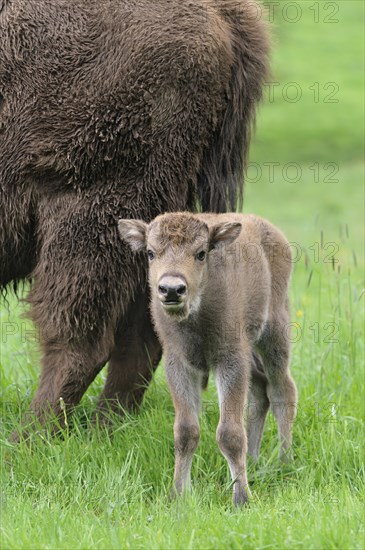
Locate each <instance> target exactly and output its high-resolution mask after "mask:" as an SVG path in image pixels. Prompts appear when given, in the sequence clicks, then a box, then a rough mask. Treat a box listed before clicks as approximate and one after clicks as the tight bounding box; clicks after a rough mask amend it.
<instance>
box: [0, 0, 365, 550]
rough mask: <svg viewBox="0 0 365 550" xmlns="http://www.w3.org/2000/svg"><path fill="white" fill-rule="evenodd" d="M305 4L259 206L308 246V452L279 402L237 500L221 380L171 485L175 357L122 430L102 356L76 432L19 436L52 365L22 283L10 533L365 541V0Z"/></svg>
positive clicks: (11, 406)
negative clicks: (96, 419)
mask: <svg viewBox="0 0 365 550" xmlns="http://www.w3.org/2000/svg"><path fill="white" fill-rule="evenodd" d="M287 4H288V3H285V2H282V3H281V6H280V7H279V8H278V7H277V8H276V10H275V14H274V23H273V25H274V33H275V39H274V46H275V55H274V67H273V78H272V80H273V82H276V83H277V84H275V85H273V86H271V88H270V89H269V87H268V90H267V92H268V93H267V96H268V97H267V100H266V103H265V105H264V106H263V107H262V108H261V110H260V115H259V118H258V122H257V132H256V138H255V143H254V146H253V148H252V154H251V159H250V160H251V164H250V167H249V171H248V183H247V186H246V199H245V210H246V211H251V212H255V213H258V214H260V215H262V216H265V217H267V218H269V219H270V220H272V221H273V222H274V223H276V224H277V225H279V226H280V227H281V228H282V229H283V230H284V232H285V233H286V234H287V236H288V238H289V240H290V241H291V242H292V243H293V245H292V246H293V251H295V255H296V261H295V263H294V275H293V280H292V287H291V303H292V320H293V331H292V340H293V357H292V373H293V376H294V378H295V380H296V383H297V386H298V390H299V406H298V415H297V419H296V421H295V424H294V461H293V463H291V464H289V465H285V466H283V465H281V464H280V462H279V460H278V449H277V433H276V426H275V424H274V422H273V419H272V417H271V416H270V417H269V418H268V422H267V426H266V430H265V434H264V441H263V446H262V451H261V457H260V459H259V461H258V463H257V464H255V465H254V464H252V463H251V462H249V464H248V475H249V481H250V484H251V490H252V493H253V498H252V500H251V504H250V506H249V507H248V508H246V509H244V510H233V509H232V507H231V499H230V488H229V480H230V478H229V473H228V470H227V466H226V462H225V460H224V459H223V458H222V457H221V455H220V454H219V451H218V449H217V446H216V443H215V428H216V425H217V421H218V406H217V398H216V393H215V389H214V386H213V384H210V385H209V388H208V391H207V392H206V393H205V396H204V406H203V412H202V420H201V426H202V437H201V443H200V446H199V448H198V451H197V453H196V457H195V459H194V463H193V492H192V495H191V496H190V497H189V498H187V499H186V500H185V501H184V502H177V503H176V502H175V503H170V502H169V500H168V497H167V494H168V490H169V488H170V484H171V479H172V472H173V433H172V425H173V416H174V415H173V407H172V403H171V399H170V396H169V393H168V391H167V387H166V383H165V379H164V372H163V369H162V368H160V369H159V370H158V372H157V375H156V377H155V379H154V381H153V383H152V384H151V387H150V389H149V390H148V392H147V393H146V398H145V401H144V405H143V407H142V410H141V412H140V414H139V415H138V416H129V417H127V418H126V419H125V421H124V422H122V423H121V422H120V421H119V420H118V419H115V420H114V430H113V433H112V434H110V433H108V432H106V431H104V430H102V429H96V428H95V429H91V428H90V417H91V415H92V412H93V410H94V407H95V402H96V398H97V395H98V393H99V392H100V390H101V387H102V385H103V380H104V377H105V373H101V375H100V376H99V377H98V379H97V380H96V381H95V383H94V384H93V386H92V387H91V388H90V389H89V391H88V393H87V394H86V396H85V397H84V399H83V401H82V404H81V406H80V407H79V409H78V410H77V412H76V414H75V417H74V421H73V427H72V430H71V429H70V430H69V431H68V430H67V431H66V432H65V433H64V438H56V439H49V440H47V439H44V440H41V439H35V440H34V442H33V443H32V444H31V445H30V446H26V445H23V444H20V445H19V446H17V447H13V446H11V445H10V444H9V443H8V442H7V438H8V435H9V433H10V432H11V431H12V429H14V427H15V426H16V425H17V422H18V421H19V416H20V412H21V409H24V408H26V407H27V405H28V404H29V402H30V399H31V396H32V394H33V392H34V391H35V388H36V385H37V377H38V373H39V370H38V364H39V357H38V354H37V347H36V345H35V343H34V342H32V338H29V334H28V335H27V334H26V332H25V329H26V328H27V329H29V330H30V329H31V327H30V326H29V325H24V326H23V327H22V326H21V323H25V321H23V320H21V319H20V317H19V316H20V314H21V311H22V306H18V305H17V304H16V301H15V299H13V298H11V299H10V310H9V309H7V308H6V307H3V308H2V309H1V312H0V315H1V318H0V321H1V329H2V334H1V349H0V351H1V390H0V391H1V427H0V437H1V442H2V455H3V456H2V458H3V461H2V466H1V486H0V488H1V518H0V519H1V538H0V546H1V548H4V549H5V548H9V549H18V548H32V549H38V548H47V549H53V548H57V549H61V548H72V549H73V548H75V549H76V548H80V549H81V548H99V549H104V548H105V549H106V548H132V549H135V548H156V549H157V548H158V549H164V548H181V549H190V548H193V549H196V548H199V549H203V548H204V549H205V548H223V547H224V548H232V549H239V548H260V549H268V548H271V549H279V548H280V549H281V548H288V549H296V548H303V549H332V548H333V549H355V548H356V549H363V548H365V538H364V505H365V503H364V444H363V442H364V428H363V421H364V403H363V393H364V363H365V361H364V331H363V326H364V325H363V322H364V318H363V311H364V308H363V306H364V292H363V287H364V282H363V273H364V256H363V229H364V211H363V199H364V191H363V186H362V184H363V162H362V150H363V146H364V141H363V126H362V122H361V121H362V120H363V107H362V94H363V77H362V67H363V55H362V53H361V48H362V38H363V29H362V24H363V20H364V6H363V3H362V2H360V1H351V0H341V1H337V2H329V3H325V2H309V1H300V2H297V4H298V5H299V6H300V8H301V10H302V14H301V17H300V20H298V21H297V22H295V23H291V22H289V21H287V20H286V19H288V18H291V19H293V18H294V16H295V13H294V12H291V11H290V10H289V11H285V10H284V8H285V5H287ZM313 6H314V7H313ZM326 6H327V7H326ZM337 8H338V12H337ZM316 18H318V20H319V21H318V22H316ZM334 20H338V21H337V22H335V21H334ZM325 21H328V22H325ZM330 21H332V22H330ZM293 83H295V85H294V84H293ZM269 92H274V96H273V97H272V96H271V97H270V94H269ZM299 92H301V97H300V98H299V96H300V93H299ZM296 94H298V98H299V99H298V101H296V102H294V101H293V98H295V97H296ZM333 100H337V101H336V102H335V103H334V102H330V101H333ZM273 163H276V164H273ZM7 323H16V324H17V327H18V329H17V332H16V333H15V334H13V335H9V334H7V332H9V326H10V325H9V324H7ZM11 326H12V325H11ZM19 327H20V328H19Z"/></svg>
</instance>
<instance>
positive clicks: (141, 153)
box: [0, 0, 232, 190]
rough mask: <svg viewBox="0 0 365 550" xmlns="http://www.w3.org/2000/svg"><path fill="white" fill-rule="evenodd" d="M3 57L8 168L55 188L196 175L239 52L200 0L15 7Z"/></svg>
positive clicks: (0, 77) (0, 84) (43, 2)
mask: <svg viewBox="0 0 365 550" xmlns="http://www.w3.org/2000/svg"><path fill="white" fill-rule="evenodd" d="M0 52H1V53H0V94H1V95H0V97H1V96H2V97H3V107H2V110H1V112H0V118H1V120H0V122H1V123H2V127H3V130H2V132H1V133H0V146H1V147H2V151H3V152H2V160H3V163H4V165H5V164H8V166H10V165H11V166H12V171H15V170H16V171H17V172H18V174H19V172H22V173H24V174H25V175H27V176H28V177H31V178H32V180H33V181H35V182H36V184H37V185H38V186H39V187H41V186H47V187H48V188H49V190H51V189H53V190H55V189H57V188H58V187H60V188H62V189H65V186H70V188H85V187H89V186H91V185H93V184H94V183H98V184H100V183H101V182H103V181H106V180H108V179H110V178H113V180H115V181H119V180H120V181H121V182H123V184H124V185H125V184H126V182H127V181H133V182H135V181H141V180H142V179H143V181H144V182H147V183H146V184H148V180H149V179H151V178H154V179H156V177H159V176H163V175H164V174H163V166H164V164H165V163H170V164H173V170H171V169H170V170H169V177H171V174H173V175H174V176H176V177H177V178H181V177H182V174H183V173H184V172H185V178H186V173H187V172H188V171H189V170H191V174H193V173H196V171H197V169H198V164H199V162H200V159H201V156H202V150H203V148H204V147H205V145H206V143H207V140H208V137H209V136H210V135H211V134H212V133H213V131H214V128H215V126H216V125H217V121H218V120H219V116H220V114H221V112H222V110H223V109H224V107H225V99H226V89H227V86H228V82H229V78H230V70H231V55H232V53H231V43H230V34H229V30H228V28H227V27H226V24H225V23H224V21H223V20H222V19H221V18H220V17H219V15H218V13H217V12H216V11H215V9H213V8H212V7H209V6H208V5H207V3H206V2H204V3H203V2H202V3H200V2H199V1H197V0H194V1H193V2H189V1H184V0H181V1H180V0H176V1H174V0H173V1H171V0H154V1H153V2H151V1H150V0H134V1H131V0H129V1H128V0H108V1H102V2H100V1H99V0H89V1H88V2H85V1H81V0H76V1H75V0H73V1H72V2H70V1H69V0H13V1H11V2H9V3H7V4H5V7H4V8H3V11H2V12H1V13H0ZM156 170H158V171H159V172H160V173H156ZM174 171H175V174H174ZM188 177H190V176H189V175H188ZM191 177H192V176H191Z"/></svg>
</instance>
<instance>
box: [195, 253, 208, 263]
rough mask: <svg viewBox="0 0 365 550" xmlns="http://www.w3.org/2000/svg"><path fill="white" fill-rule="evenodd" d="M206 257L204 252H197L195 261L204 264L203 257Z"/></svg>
mask: <svg viewBox="0 0 365 550" xmlns="http://www.w3.org/2000/svg"><path fill="white" fill-rule="evenodd" d="M206 255H207V253H206V252H205V250H201V251H200V252H198V254H197V255H196V259H197V260H199V261H200V262H204V260H205V256H206Z"/></svg>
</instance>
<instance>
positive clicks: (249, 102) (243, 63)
mask: <svg viewBox="0 0 365 550" xmlns="http://www.w3.org/2000/svg"><path fill="white" fill-rule="evenodd" d="M219 5H220V6H221V13H222V16H223V17H224V18H225V19H226V20H227V21H228V23H229V26H230V30H231V42H232V50H233V54H234V64H233V66H232V72H231V80H230V83H229V87H228V90H227V105H226V109H225V111H224V112H223V113H222V118H221V121H220V124H219V125H218V126H217V129H216V131H215V133H214V135H213V136H212V139H211V141H210V144H209V147H208V149H207V150H206V152H205V155H204V158H203V163H202V166H201V170H200V173H199V176H198V191H199V196H200V202H201V207H202V208H203V210H210V211H215V212H225V211H226V210H227V209H228V210H236V208H240V207H242V201H243V183H244V171H245V165H246V158H247V152H248V147H249V142H250V136H251V129H252V126H253V123H254V119H255V108H256V104H257V102H258V101H260V99H261V97H262V89H263V83H264V81H265V79H266V78H267V75H268V53H269V39H268V32H267V28H266V24H265V22H264V21H263V18H262V15H263V10H262V8H260V7H259V6H258V5H255V3H254V2H252V0H249V1H246V0H241V1H237V0H219Z"/></svg>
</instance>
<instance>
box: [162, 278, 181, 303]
mask: <svg viewBox="0 0 365 550" xmlns="http://www.w3.org/2000/svg"><path fill="white" fill-rule="evenodd" d="M158 291H159V293H160V294H162V296H163V297H164V301H165V302H178V301H179V300H180V298H181V297H182V296H184V294H186V285H184V284H183V283H179V284H176V285H168V284H166V283H165V284H159V285H158Z"/></svg>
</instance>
